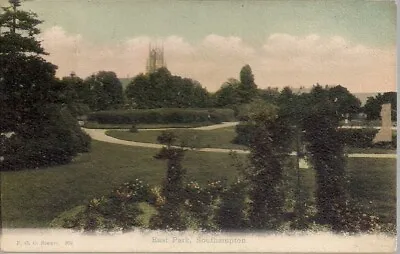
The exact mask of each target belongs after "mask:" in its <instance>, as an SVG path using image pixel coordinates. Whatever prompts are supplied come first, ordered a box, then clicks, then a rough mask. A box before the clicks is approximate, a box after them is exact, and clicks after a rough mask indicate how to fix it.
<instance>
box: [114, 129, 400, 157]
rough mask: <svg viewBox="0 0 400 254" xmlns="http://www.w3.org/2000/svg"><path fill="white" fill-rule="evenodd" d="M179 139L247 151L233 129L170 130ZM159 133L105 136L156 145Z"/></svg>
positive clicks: (376, 150)
mask: <svg viewBox="0 0 400 254" xmlns="http://www.w3.org/2000/svg"><path fill="white" fill-rule="evenodd" d="M172 131H173V132H174V133H176V135H177V136H178V137H180V139H179V140H178V141H177V142H175V144H176V145H179V144H180V142H181V141H182V140H183V141H186V142H188V143H189V144H190V145H192V146H193V147H196V148H208V147H212V148H225V149H243V150H247V147H246V146H243V145H238V144H233V143H232V140H233V139H234V138H235V137H236V132H235V127H227V128H221V129H216V130H209V131H203V130H188V129H176V130H172ZM161 132H162V131H161V130H160V131H158V130H157V131H155V130H154V131H139V132H137V133H132V132H129V131H127V130H108V131H106V135H108V136H111V137H114V138H118V139H122V140H128V141H136V142H144V143H157V137H158V136H159V135H160V134H161ZM345 151H346V153H376V154H387V153H389V154H391V153H392V154H394V153H396V150H394V149H384V148H354V147H348V148H346V149H345Z"/></svg>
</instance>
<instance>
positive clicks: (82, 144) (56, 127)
mask: <svg viewBox="0 0 400 254" xmlns="http://www.w3.org/2000/svg"><path fill="white" fill-rule="evenodd" d="M47 121H48V124H47V125H46V126H45V127H43V128H36V129H29V130H27V133H22V134H11V135H9V136H8V137H7V136H6V135H2V136H0V144H1V154H2V159H1V161H0V163H1V164H0V165H1V167H0V168H1V170H2V171H6V170H21V169H25V168H38V167H43V166H51V165H58V164H66V163H68V162H70V161H71V160H72V158H73V157H74V156H75V155H77V154H78V153H83V152H88V151H89V149H90V142H91V138H90V137H89V135H87V134H86V133H85V132H83V131H82V130H81V129H80V127H79V125H78V123H77V121H76V119H75V118H74V117H73V116H72V115H71V113H70V112H69V110H68V109H66V108H63V109H61V110H60V111H56V110H54V109H53V108H52V107H49V109H48V119H47ZM21 148H22V149H21Z"/></svg>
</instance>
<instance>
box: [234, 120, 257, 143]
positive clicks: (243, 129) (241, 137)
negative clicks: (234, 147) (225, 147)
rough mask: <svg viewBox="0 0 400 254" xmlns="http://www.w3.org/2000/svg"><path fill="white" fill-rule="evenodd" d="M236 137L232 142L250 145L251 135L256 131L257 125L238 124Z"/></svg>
mask: <svg viewBox="0 0 400 254" xmlns="http://www.w3.org/2000/svg"><path fill="white" fill-rule="evenodd" d="M235 128H236V133H237V135H236V137H235V138H234V139H233V140H232V143H234V144H238V145H245V146H249V144H250V140H251V135H252V133H254V130H255V126H254V125H251V124H245V123H240V124H238V125H236V127H235Z"/></svg>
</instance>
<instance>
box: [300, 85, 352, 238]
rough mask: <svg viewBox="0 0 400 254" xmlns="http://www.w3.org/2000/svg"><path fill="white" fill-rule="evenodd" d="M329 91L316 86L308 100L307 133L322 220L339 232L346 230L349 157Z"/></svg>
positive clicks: (305, 126)
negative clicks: (346, 173) (345, 212)
mask: <svg viewBox="0 0 400 254" xmlns="http://www.w3.org/2000/svg"><path fill="white" fill-rule="evenodd" d="M327 96H329V94H328V91H327V89H323V88H322V87H321V86H315V87H314V88H313V89H312V91H311V93H310V95H309V100H308V107H307V108H308V109H309V110H308V111H306V112H305V114H304V118H303V123H302V125H303V129H304V130H305V140H306V142H307V151H308V153H309V156H310V160H311V164H312V165H313V167H314V169H315V171H316V183H317V191H316V203H317V210H318V219H319V222H320V223H322V224H329V225H331V226H332V227H333V229H335V230H340V229H341V228H343V226H344V221H343V212H344V211H345V210H346V209H347V208H346V199H347V190H346V176H345V155H344V151H343V148H344V147H343V144H342V141H341V140H342V139H341V137H340V133H339V131H338V126H339V120H340V115H339V114H338V112H337V105H335V103H334V101H329V100H327V99H326V97H327Z"/></svg>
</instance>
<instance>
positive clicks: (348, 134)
mask: <svg viewBox="0 0 400 254" xmlns="http://www.w3.org/2000/svg"><path fill="white" fill-rule="evenodd" d="M378 131H379V130H377V129H372V128H368V129H367V128H366V129H340V130H339V132H340V133H341V136H342V141H343V143H344V144H345V145H347V146H349V147H357V148H383V147H385V148H396V147H397V145H396V139H397V135H396V134H394V133H393V134H392V142H391V143H387V142H380V143H373V142H372V141H373V139H374V137H375V136H376V134H377V133H378Z"/></svg>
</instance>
